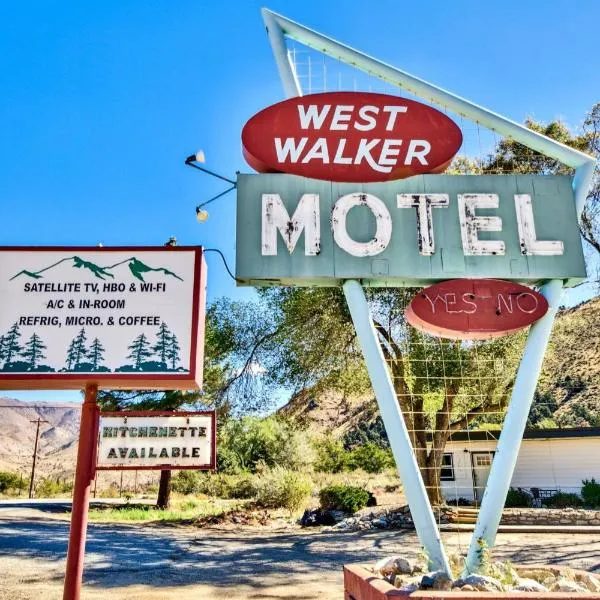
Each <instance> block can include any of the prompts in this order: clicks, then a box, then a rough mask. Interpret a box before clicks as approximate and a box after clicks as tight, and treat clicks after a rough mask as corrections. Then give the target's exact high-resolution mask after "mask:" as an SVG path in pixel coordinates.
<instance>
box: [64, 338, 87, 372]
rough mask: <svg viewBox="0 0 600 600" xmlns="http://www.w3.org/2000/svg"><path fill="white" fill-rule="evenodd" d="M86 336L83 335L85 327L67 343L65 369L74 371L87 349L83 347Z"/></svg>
mask: <svg viewBox="0 0 600 600" xmlns="http://www.w3.org/2000/svg"><path fill="white" fill-rule="evenodd" d="M86 341H87V336H86V335H85V329H83V328H82V329H81V331H80V332H79V333H78V334H77V337H75V338H74V339H73V341H72V342H71V343H70V344H69V348H68V349H67V369H68V370H69V371H74V370H75V369H77V367H78V366H79V363H80V362H81V361H82V360H83V359H84V358H85V357H86V355H87V350H86V348H85V342H86Z"/></svg>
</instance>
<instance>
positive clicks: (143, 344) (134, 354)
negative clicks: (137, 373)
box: [127, 333, 152, 369]
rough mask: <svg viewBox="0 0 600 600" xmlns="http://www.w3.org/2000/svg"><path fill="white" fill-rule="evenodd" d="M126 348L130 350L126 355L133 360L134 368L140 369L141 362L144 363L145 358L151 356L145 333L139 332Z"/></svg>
mask: <svg viewBox="0 0 600 600" xmlns="http://www.w3.org/2000/svg"><path fill="white" fill-rule="evenodd" d="M127 349H128V350H131V352H130V353H129V354H128V355H127V358H130V359H131V360H132V361H133V364H134V366H135V368H136V369H140V368H141V366H142V363H144V362H145V361H146V359H147V358H149V357H150V356H152V352H151V350H150V342H148V339H147V338H146V334H145V333H140V335H138V336H137V337H136V338H135V340H133V343H132V344H131V346H128V348H127Z"/></svg>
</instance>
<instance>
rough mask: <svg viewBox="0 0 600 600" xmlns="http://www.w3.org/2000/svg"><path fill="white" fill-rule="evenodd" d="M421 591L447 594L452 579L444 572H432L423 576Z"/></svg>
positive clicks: (450, 587)
mask: <svg viewBox="0 0 600 600" xmlns="http://www.w3.org/2000/svg"><path fill="white" fill-rule="evenodd" d="M421 589H422V590H439V591H444V592H447V591H450V590H451V589H452V579H450V577H448V575H447V574H446V573H445V572H444V571H433V572H431V573H427V574H426V575H423V577H422V579H421Z"/></svg>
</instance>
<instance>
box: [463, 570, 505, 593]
mask: <svg viewBox="0 0 600 600" xmlns="http://www.w3.org/2000/svg"><path fill="white" fill-rule="evenodd" d="M456 585H458V586H459V587H460V588H461V589H462V588H464V586H465V585H469V586H472V587H474V588H475V589H476V590H477V591H479V592H503V591H504V587H503V586H502V584H501V583H500V582H499V581H498V580H497V579H494V578H493V577H488V576H487V575H475V574H472V575H469V576H468V577H465V578H464V579H458V580H457V581H456Z"/></svg>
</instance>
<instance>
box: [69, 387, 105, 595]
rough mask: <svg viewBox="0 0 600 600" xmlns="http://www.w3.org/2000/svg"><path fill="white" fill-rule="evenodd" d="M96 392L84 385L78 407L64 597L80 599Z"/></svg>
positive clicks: (93, 461)
mask: <svg viewBox="0 0 600 600" xmlns="http://www.w3.org/2000/svg"><path fill="white" fill-rule="evenodd" d="M97 394H98V386H97V385H95V384H88V385H86V387H85V399H84V401H83V406H82V407H81V426H80V428H79V445H78V448H77V469H76V471H75V487H74V490H73V509H72V512H71V529H70V532H69V550H68V552H67V567H66V573H65V586H64V591H63V600H79V597H80V595H81V578H82V575H83V559H84V553H85V538H86V533H87V520H88V507H89V499H90V487H91V483H92V480H93V479H94V475H95V465H96V448H97V446H98V423H99V421H98V417H99V411H98V405H97V403H96V397H97Z"/></svg>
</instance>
